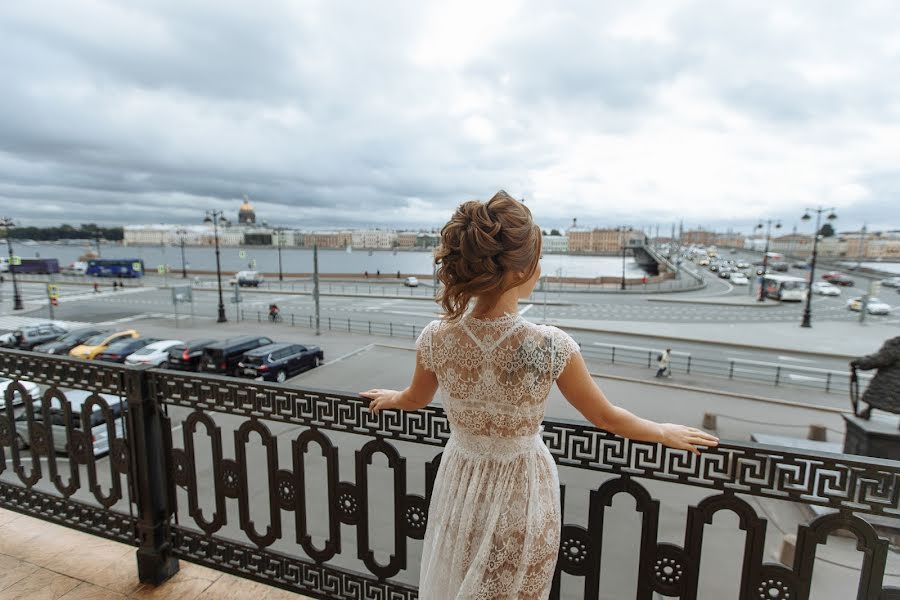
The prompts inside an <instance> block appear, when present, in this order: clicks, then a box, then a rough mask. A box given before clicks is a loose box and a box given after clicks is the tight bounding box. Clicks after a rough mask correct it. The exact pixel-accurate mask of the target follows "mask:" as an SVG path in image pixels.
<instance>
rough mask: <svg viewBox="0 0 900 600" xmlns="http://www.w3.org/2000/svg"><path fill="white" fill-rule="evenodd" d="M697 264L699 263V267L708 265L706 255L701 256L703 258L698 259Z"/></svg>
mask: <svg viewBox="0 0 900 600" xmlns="http://www.w3.org/2000/svg"><path fill="white" fill-rule="evenodd" d="M697 264H698V265H700V266H701V267H708V266H709V259H708V258H706V257H703V258H701V259H700V261H699V262H698V263H697Z"/></svg>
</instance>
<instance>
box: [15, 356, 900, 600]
mask: <svg viewBox="0 0 900 600" xmlns="http://www.w3.org/2000/svg"><path fill="white" fill-rule="evenodd" d="M0 375H2V376H6V377H12V378H13V379H16V380H23V381H35V382H38V383H41V384H44V385H47V386H49V388H48V391H46V392H44V393H43V399H44V402H42V403H41V407H40V410H42V411H43V410H48V404H49V399H50V398H51V397H52V398H56V399H58V402H59V403H60V404H61V405H62V404H65V400H64V397H65V392H63V391H61V390H62V389H63V388H68V387H72V388H76V389H86V390H90V391H92V392H98V393H106V394H118V395H124V396H125V397H126V398H127V400H128V402H127V408H128V410H127V411H126V413H125V417H124V418H125V422H126V428H125V435H124V436H123V437H121V438H116V443H115V444H114V446H115V448H116V449H115V450H114V451H113V453H112V458H111V459H110V458H102V459H98V460H94V459H93V458H87V455H88V454H89V455H90V456H91V457H92V456H93V454H92V453H90V452H88V453H87V454H84V455H82V454H80V452H81V450H80V448H81V447H82V446H81V443H80V442H79V440H81V441H83V442H84V446H85V448H87V447H88V446H90V444H89V443H88V441H87V440H88V437H87V433H86V432H85V431H79V430H78V429H77V428H71V429H69V430H67V432H66V435H67V442H68V443H69V444H71V445H70V446H68V449H69V450H70V452H69V458H70V459H74V460H73V461H72V462H71V463H70V468H72V469H74V468H75V467H74V466H72V465H77V466H78V469H82V468H83V469H86V470H87V471H88V473H90V472H91V471H93V472H94V476H93V477H94V478H93V479H90V478H89V485H88V489H89V491H90V493H92V494H95V495H94V497H93V498H92V499H91V498H87V497H85V498H79V497H77V493H75V492H69V491H68V490H69V488H68V487H67V486H66V482H59V478H58V471H55V469H56V467H51V466H50V465H52V464H55V463H54V461H55V460H56V459H55V458H52V455H53V454H54V452H52V450H51V449H52V448H53V443H52V440H48V443H45V444H43V445H42V444H41V443H37V444H31V446H30V451H31V452H32V454H31V460H32V465H40V464H42V463H46V464H47V470H48V473H49V482H51V483H52V484H56V483H61V484H62V487H61V488H60V487H59V486H56V487H52V486H50V487H47V486H45V487H46V489H38V488H40V486H41V485H42V482H44V478H43V475H42V474H43V471H42V470H40V467H34V466H32V469H33V470H32V471H31V475H34V474H35V473H37V474H38V475H37V479H35V478H33V477H30V476H28V473H24V474H20V472H19V469H16V468H15V467H16V466H22V465H21V464H19V465H14V468H13V471H14V472H13V473H10V472H9V471H10V470H9V469H8V468H7V469H6V471H5V472H4V473H0V492H2V493H0V506H3V507H5V508H11V509H13V510H18V511H21V512H26V513H29V514H32V515H35V516H38V517H41V518H47V519H50V520H53V521H55V522H58V523H62V524H65V525H69V526H73V527H76V528H79V529H82V530H84V531H89V532H92V533H98V534H100V535H107V536H108V537H113V538H115V539H122V540H124V541H128V542H130V543H134V544H136V545H138V546H139V549H138V557H139V561H138V562H139V573H140V576H141V578H142V580H145V581H151V582H159V581H162V580H163V579H165V578H166V577H167V576H168V575H170V574H171V573H172V572H174V571H175V569H177V560H176V559H177V558H178V557H181V558H183V559H185V560H190V561H191V562H197V563H200V564H204V565H207V566H209V567H212V568H216V569H220V570H223V571H227V572H230V573H233V574H236V575H239V576H242V577H247V578H252V579H255V580H258V581H263V582H266V583H269V584H272V585H276V586H279V587H283V588H286V589H290V590H293V591H297V592H301V593H304V594H307V595H309V596H312V597H317V598H396V599H403V598H410V599H412V598H416V597H417V591H416V587H415V584H416V581H417V578H418V570H417V569H418V553H419V551H420V547H421V543H420V542H419V540H421V539H422V537H423V535H424V532H425V526H426V523H427V518H428V504H429V499H430V493H431V489H432V484H433V481H434V477H435V475H436V473H437V469H438V466H439V464H440V459H441V449H442V446H443V445H444V443H445V442H446V440H447V439H448V437H449V435H450V430H449V426H448V422H447V419H446V416H445V414H444V413H443V411H442V410H441V409H439V408H436V407H429V408H426V409H423V410H420V411H417V412H413V413H395V412H383V413H381V414H380V415H377V416H375V415H372V414H371V413H369V412H368V410H367V408H366V401H365V400H364V399H362V398H359V397H357V396H351V395H346V394H339V393H333V392H330V391H326V390H312V389H305V390H299V389H294V388H290V387H287V386H283V385H277V384H265V383H260V382H255V381H245V380H237V379H230V378H226V377H219V376H206V375H194V374H184V373H180V372H169V371H164V370H158V369H152V370H143V369H139V368H125V367H118V366H100V365H97V364H96V363H89V362H87V361H80V360H75V359H68V358H58V357H48V356H46V355H35V354H31V353H25V352H16V351H0ZM17 386H18V387H17ZM10 389H16V390H19V391H20V392H21V391H24V386H23V384H13V385H12V386H11V388H10ZM6 395H7V409H5V413H4V414H5V416H3V417H2V419H0V435H2V439H0V442H2V445H3V447H4V450H9V451H10V452H11V453H12V455H13V457H15V456H16V454H15V453H16V452H18V449H17V448H16V444H15V440H14V439H11V436H12V437H14V433H13V432H14V431H15V423H16V421H15V419H16V418H18V416H21V414H25V415H26V417H25V421H26V422H27V423H28V426H29V427H31V428H32V429H31V431H32V439H33V440H38V439H40V438H41V435H42V434H43V433H44V432H42V430H41V425H40V424H39V423H38V422H37V421H28V419H29V417H28V415H29V414H32V416H33V415H34V403H33V402H32V401H30V400H27V399H26V400H25V402H24V403H23V405H22V406H21V407H17V408H15V409H13V408H12V407H11V404H10V402H9V400H10V399H11V398H12V394H11V392H9V391H7V394H6ZM84 410H86V409H82V411H84ZM16 411H18V412H19V414H18V415H15V414H14V413H15V412H16ZM83 414H84V413H83ZM45 417H46V415H45ZM48 420H49V419H46V418H45V419H44V422H47V421H48ZM66 422H68V421H66ZM81 422H82V423H85V422H87V419H86V418H84V416H83V418H82V420H81ZM18 423H19V424H20V425H21V423H22V421H19V422H18ZM50 430H51V431H47V432H46V433H47V434H48V437H49V436H50V435H53V434H52V428H50ZM35 434H37V435H35ZM542 435H543V439H544V441H545V443H546V444H547V446H548V448H549V449H550V452H551V454H552V455H553V456H554V458H555V460H556V462H557V464H558V465H559V469H560V479H561V481H562V483H563V485H562V490H561V491H562V498H563V508H564V518H563V526H562V544H561V549H560V554H559V561H558V565H557V573H556V577H555V581H554V587H553V592H552V594H551V597H552V598H561V597H565V598H581V597H585V598H596V597H598V593H599V590H600V589H601V587H602V589H603V590H604V591H605V593H607V594H609V593H610V590H614V589H616V587H617V586H619V585H620V584H621V580H623V579H629V578H628V577H626V576H625V575H624V574H623V573H622V572H614V573H609V572H608V571H606V570H604V569H602V568H601V567H602V565H603V564H604V563H607V564H610V563H611V562H613V561H614V559H616V553H617V551H618V549H619V548H621V544H622V540H617V544H618V545H619V547H618V548H616V549H615V550H611V549H610V547H609V542H607V547H606V548H604V535H605V534H607V535H608V532H609V530H610V528H612V527H614V526H615V521H616V520H617V519H618V517H616V518H614V517H613V516H612V515H613V514H614V513H613V512H612V510H613V507H612V505H613V502H614V500H615V499H616V498H617V497H619V494H624V495H625V496H627V497H630V498H631V499H633V501H634V510H635V512H636V518H637V519H638V520H639V527H640V532H639V533H634V537H635V541H636V543H637V546H638V547H639V553H638V556H637V558H636V562H637V564H635V565H633V567H634V569H633V570H634V575H633V577H630V579H631V580H632V581H633V583H634V590H632V591H630V592H628V593H627V595H626V594H624V593H623V594H619V595H617V596H616V597H631V596H634V597H636V598H640V599H650V598H653V597H654V594H662V595H666V596H674V597H679V598H685V599H693V598H696V597H697V595H698V589H699V587H700V583H701V580H702V579H703V574H704V573H705V571H704V569H705V568H708V567H709V564H708V563H706V564H702V561H701V555H702V551H703V542H704V540H705V539H706V540H707V543H709V541H708V538H707V535H709V531H710V530H709V529H708V528H709V527H710V526H711V524H712V522H713V519H714V518H715V517H716V515H718V514H719V513H721V512H722V511H730V512H732V513H733V514H734V515H736V516H737V518H738V526H737V529H738V530H739V531H742V532H743V533H744V542H743V558H742V559H741V562H740V569H739V570H738V573H739V581H737V582H736V583H735V584H734V585H735V590H736V591H735V596H736V597H738V598H741V599H742V600H744V599H771V598H782V599H784V598H790V599H799V600H806V599H809V598H810V593H811V589H812V587H811V586H812V572H813V565H814V563H815V559H816V552H817V549H818V547H819V546H820V545H822V544H824V543H825V542H826V541H827V539H828V537H829V535H830V534H831V533H833V532H835V531H837V530H844V531H847V532H849V533H850V534H851V535H852V536H854V537H855V538H856V545H857V548H858V549H859V550H860V551H861V552H862V566H861V569H860V571H859V583H858V586H857V597H858V598H868V599H881V600H889V599H895V600H896V599H898V598H900V589H898V588H890V587H885V585H884V577H885V566H886V563H887V556H888V541H887V540H886V539H882V538H881V537H879V535H878V533H877V531H876V529H875V528H874V527H873V526H872V525H871V524H870V523H869V522H868V521H867V520H866V519H865V517H866V516H870V519H875V520H878V519H881V520H884V519H887V520H897V519H900V463H898V462H892V461H887V460H879V459H873V458H869V457H854V456H849V455H841V454H829V453H819V452H809V451H788V450H786V449H785V448H780V447H772V446H764V445H759V444H750V443H730V442H729V443H722V444H721V445H720V446H719V447H717V448H715V449H710V450H707V451H705V452H703V453H702V454H701V455H700V456H695V455H693V454H690V453H686V452H684V451H679V450H673V449H669V448H665V447H662V446H659V445H657V444H651V443H645V442H634V441H630V440H625V439H622V438H619V437H616V436H614V435H612V434H609V433H608V432H604V431H602V430H598V429H595V428H593V427H589V426H586V425H583V424H580V423H574V422H566V421H560V420H553V421H547V422H545V425H544V430H543V433H542ZM73 449H74V450H73ZM79 457H80V458H79ZM316 459H318V464H314V463H315V461H316ZM14 462H15V458H14ZM101 463H102V464H103V465H105V466H106V467H107V468H108V469H109V473H111V474H117V475H118V476H119V477H122V478H124V479H125V480H126V485H125V486H124V487H123V489H125V490H126V491H129V493H130V496H131V498H132V499H133V504H132V503H131V502H128V500H127V498H122V499H120V500H118V501H117V502H114V503H112V504H109V498H110V496H109V494H108V493H107V491H105V490H104V489H100V488H98V486H97V485H96V483H97V473H99V472H102V469H101V468H100V467H99V466H98V465H100V464H101ZM107 463H108V464H107ZM4 464H5V463H4ZM73 472H74V471H73ZM71 477H75V476H74V475H73V476H71ZM72 481H77V480H76V479H71V478H70V480H69V483H70V484H71V482H72ZM44 483H46V482H44ZM101 488H102V486H101ZM98 489H99V492H98ZM108 489H112V488H107V490H108ZM670 489H677V490H679V496H681V497H685V493H687V496H690V498H691V499H690V500H686V499H683V500H681V501H680V504H679V506H676V507H674V508H675V509H680V508H685V507H686V515H685V516H684V518H683V520H681V519H680V518H674V519H673V517H672V515H670V514H667V513H666V512H665V511H661V510H660V508H661V505H660V501H659V500H658V499H655V498H654V493H655V494H657V495H659V493H660V490H663V491H666V490H670ZM76 491H80V488H79V490H76ZM384 495H387V496H390V498H389V499H381V500H379V499H378V498H379V497H380V496H384ZM662 495H664V496H665V495H666V494H662ZM316 497H320V499H319V501H316ZM754 498H755V499H756V500H754ZM771 501H787V502H790V503H791V504H792V506H793V505H797V506H803V507H813V506H816V507H823V508H824V509H826V510H825V512H824V513H823V514H821V515H820V516H817V517H815V518H811V520H809V519H810V517H808V516H807V517H804V518H802V519H798V521H799V522H801V524H800V525H799V526H798V528H797V538H796V552H795V558H794V560H793V562H792V563H791V564H789V565H784V564H780V563H773V562H767V561H766V560H765V556H764V554H765V552H764V550H765V541H766V529H767V524H768V519H767V518H764V517H761V516H760V515H759V514H758V512H757V508H756V507H755V506H754V504H753V502H755V503H760V502H771ZM123 506H124V507H125V510H124V511H123V510H122V507H123ZM670 508H672V507H670ZM129 509H132V510H133V511H134V516H133V517H131V516H129V515H128V514H126V513H127V511H128V510H129ZM829 511H830V512H829ZM805 520H809V522H808V523H807V522H803V521H805ZM673 521H675V522H678V523H680V525H678V528H679V530H680V531H682V532H683V540H684V541H683V543H680V544H676V543H672V542H670V541H666V540H665V538H666V535H665V532H664V523H669V524H671V523H672V522H673ZM604 550H605V552H604ZM601 558H603V559H604V560H601ZM716 560H717V561H719V560H723V561H724V558H721V559H720V558H717V559H716ZM714 566H715V567H716V568H721V567H720V565H718V564H716V565H714ZM601 571H602V572H601ZM624 587H628V586H624ZM816 600H818V599H816Z"/></svg>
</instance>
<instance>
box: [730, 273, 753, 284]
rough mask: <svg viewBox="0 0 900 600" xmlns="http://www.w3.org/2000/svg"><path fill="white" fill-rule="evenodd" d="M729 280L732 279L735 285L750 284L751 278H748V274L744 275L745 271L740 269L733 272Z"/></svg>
mask: <svg viewBox="0 0 900 600" xmlns="http://www.w3.org/2000/svg"><path fill="white" fill-rule="evenodd" d="M729 281H731V283H733V284H734V285H749V284H750V280H749V279H747V276H746V275H744V274H743V273H741V272H740V271H735V272H734V273H732V274H731V277H730V278H729Z"/></svg>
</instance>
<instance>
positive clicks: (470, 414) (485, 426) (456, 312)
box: [360, 191, 718, 600]
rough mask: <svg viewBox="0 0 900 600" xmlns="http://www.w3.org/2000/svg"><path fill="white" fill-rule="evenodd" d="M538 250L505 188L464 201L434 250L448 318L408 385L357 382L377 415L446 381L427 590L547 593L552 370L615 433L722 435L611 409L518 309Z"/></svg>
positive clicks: (668, 440) (556, 533) (428, 339)
mask: <svg viewBox="0 0 900 600" xmlns="http://www.w3.org/2000/svg"><path fill="white" fill-rule="evenodd" d="M540 257H541V230H540V228H539V227H538V226H537V225H536V224H535V223H534V221H533V220H532V217H531V211H530V210H529V209H528V208H527V207H526V206H525V205H524V204H523V203H521V202H518V201H517V200H514V199H513V198H511V197H510V196H509V195H508V194H506V192H503V191H501V192H498V193H497V194H496V195H495V196H494V197H493V198H491V200H490V201H488V202H487V203H483V202H479V201H476V200H472V201H468V202H464V203H463V204H461V205H460V206H459V207H458V208H457V210H456V212H455V213H454V214H453V216H452V217H451V219H450V221H449V222H447V224H446V225H445V226H444V227H443V228H442V229H441V242H440V246H439V248H438V249H437V251H436V252H435V261H436V262H437V264H438V265H439V268H438V278H439V279H440V280H441V283H442V284H443V288H442V290H441V296H440V298H439V299H440V302H441V305H442V307H443V310H444V317H443V318H442V319H438V320H434V321H432V322H431V323H429V324H428V325H427V326H426V327H425V328H424V330H423V331H422V333H421V334H420V335H419V338H418V340H417V341H416V350H417V353H416V370H415V373H414V375H413V379H412V383H411V384H410V385H409V387H407V388H406V389H405V390H402V391H396V390H384V389H371V390H368V391H365V392H361V393H360V394H361V395H362V396H364V397H366V398H370V399H371V402H370V404H369V409H370V410H371V411H372V412H374V413H377V412H379V411H381V410H417V409H419V408H422V407H424V406H426V405H427V404H428V403H430V402H431V400H432V398H433V397H434V394H435V392H436V391H437V389H438V387H440V388H441V392H442V398H443V405H444V409H445V410H446V412H447V418H448V420H449V422H450V428H451V431H452V433H451V435H450V439H449V441H448V442H447V445H446V447H445V449H444V453H443V457H442V458H441V464H440V468H439V469H438V473H437V476H436V478H435V482H434V489H433V491H432V495H431V502H430V505H429V509H428V525H427V528H426V532H425V540H424V545H423V552H422V566H421V573H420V579H419V597H420V598H422V599H423V600H444V599H449V598H456V599H466V600H469V599H476V600H495V599H510V600H512V599H534V600H539V599H543V598H547V596H548V595H549V593H550V586H551V583H552V579H553V571H554V568H555V566H556V559H557V554H558V552H559V543H560V527H561V523H560V499H559V478H558V475H557V470H556V464H555V463H554V462H553V458H552V457H551V455H550V451H549V450H548V449H547V447H546V446H545V445H544V443H543V442H542V441H541V438H540V424H541V421H542V420H543V417H544V407H545V403H546V400H547V396H548V394H549V392H550V388H551V386H552V385H553V382H554V381H555V382H556V384H557V386H558V387H559V389H560V391H561V392H562V394H563V395H564V396H565V397H566V399H567V400H568V401H569V402H570V403H571V404H572V405H573V406H575V408H576V409H578V411H579V412H581V414H582V415H584V417H585V418H586V419H587V420H588V421H590V422H591V423H593V424H594V425H595V426H597V427H600V428H603V429H605V430H607V431H611V432H613V433H616V434H618V435H621V436H624V437H628V438H631V439H635V440H644V441H651V442H661V443H663V444H665V445H667V446H672V447H674V448H682V449H685V450H690V451H692V452H695V453H699V448H701V447H707V446H715V445H716V444H717V442H718V438H716V437H714V436H712V435H709V434H707V433H706V432H704V431H701V430H699V429H695V428H693V427H685V426H682V425H675V424H671V423H655V422H653V421H648V420H646V419H642V418H640V417H637V416H635V415H633V414H632V413H630V412H628V411H627V410H625V409H622V408H618V407H616V406H613V405H612V404H610V402H609V401H608V400H607V399H606V397H605V396H604V395H603V392H601V391H600V389H599V388H598V387H597V385H596V383H595V382H594V380H593V379H592V378H591V376H590V373H589V372H588V370H587V367H586V366H585V363H584V360H583V359H582V357H581V353H580V351H579V346H578V344H577V342H575V340H573V339H572V338H571V337H570V336H569V335H568V334H567V333H565V332H564V331H562V330H561V329H559V328H557V327H553V326H549V325H536V324H534V323H531V322H529V321H526V320H525V319H524V318H523V317H522V316H521V315H520V314H519V313H518V310H517V308H518V301H519V300H520V299H523V298H527V297H528V296H529V295H530V294H531V291H532V289H534V286H535V283H536V282H537V280H538V278H539V277H540V274H541V268H540V262H539V259H540ZM473 300H474V301H475V305H474V307H471V309H470V304H471V302H472V301H473Z"/></svg>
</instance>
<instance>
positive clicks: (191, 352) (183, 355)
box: [164, 338, 220, 371]
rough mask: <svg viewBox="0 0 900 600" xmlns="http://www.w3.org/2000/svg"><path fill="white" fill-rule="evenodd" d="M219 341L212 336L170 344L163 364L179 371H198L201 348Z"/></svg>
mask: <svg viewBox="0 0 900 600" xmlns="http://www.w3.org/2000/svg"><path fill="white" fill-rule="evenodd" d="M219 341H220V340H215V339H213V338H200V339H196V340H188V341H186V342H184V343H183V344H178V345H177V346H172V347H171V348H169V350H168V352H167V354H168V359H167V360H166V364H165V365H164V366H165V367H166V368H169V369H177V370H179V371H199V370H200V359H201V358H203V349H204V348H206V347H207V346H211V345H213V344H218V343H219Z"/></svg>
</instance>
